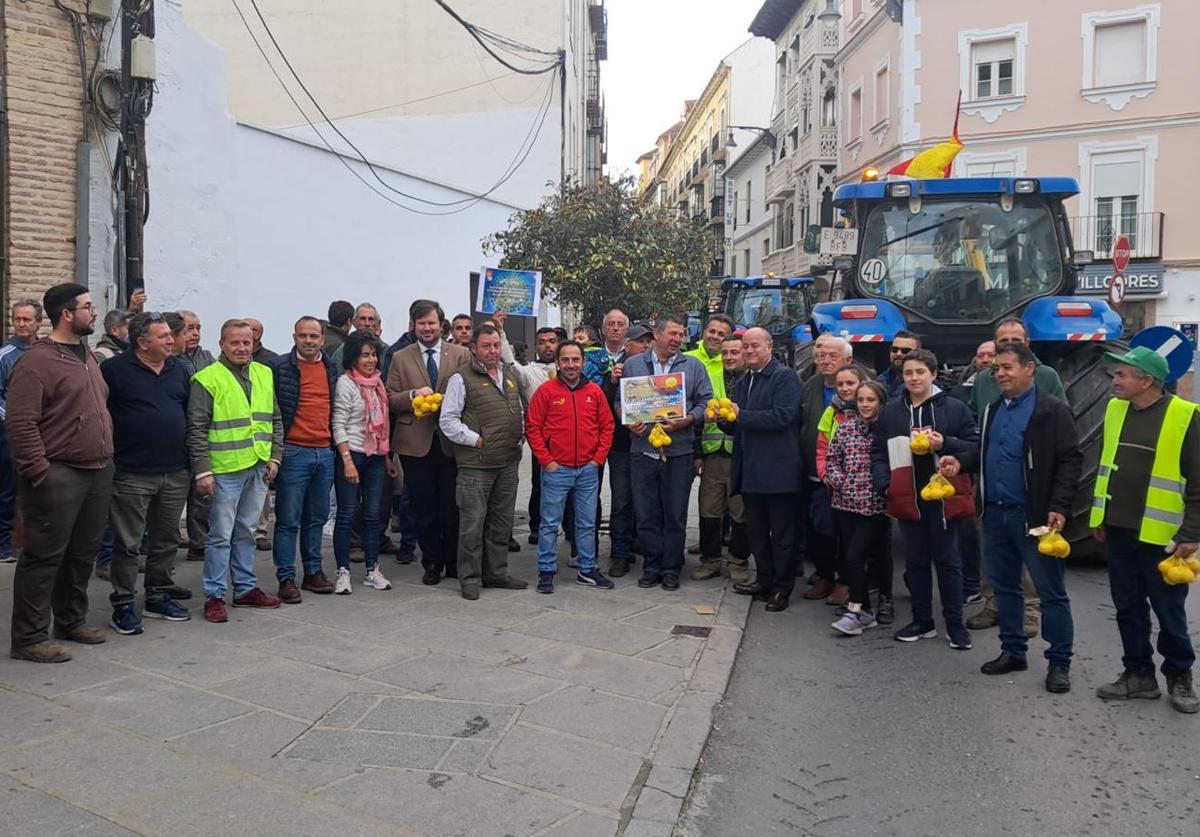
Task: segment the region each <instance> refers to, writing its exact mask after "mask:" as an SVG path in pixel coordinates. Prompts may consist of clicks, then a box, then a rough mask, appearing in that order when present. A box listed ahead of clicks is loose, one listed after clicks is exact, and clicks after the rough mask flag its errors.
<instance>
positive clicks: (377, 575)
mask: <svg viewBox="0 0 1200 837" xmlns="http://www.w3.org/2000/svg"><path fill="white" fill-rule="evenodd" d="M363 584H365V585H367V586H368V587H371V588H373V589H375V590H391V589H392V582H390V581H388V580H387V579H386V578H384V577H383V573H381V572H380V571H379V567H376V568H375V569H373V570H368V571H367V577H366V578H364V579H363Z"/></svg>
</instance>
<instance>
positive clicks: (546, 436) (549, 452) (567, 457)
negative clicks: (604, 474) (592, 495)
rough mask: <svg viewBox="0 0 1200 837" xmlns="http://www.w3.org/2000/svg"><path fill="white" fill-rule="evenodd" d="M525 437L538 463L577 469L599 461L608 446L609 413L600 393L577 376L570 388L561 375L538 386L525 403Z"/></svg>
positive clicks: (604, 458) (609, 448)
mask: <svg viewBox="0 0 1200 837" xmlns="http://www.w3.org/2000/svg"><path fill="white" fill-rule="evenodd" d="M525 438H526V439H527V440H528V442H529V449H530V450H531V451H533V455H534V456H536V457H537V460H538V463H539V464H540V465H541V466H542V467H543V468H545V467H547V466H549V465H550V463H552V462H557V463H558V464H559V465H564V466H566V467H568V468H578V467H580V466H582V465H586V464H587V463H589V462H596V463H603V462H604V461H605V460H606V459H607V458H608V452H609V450H611V449H612V440H613V416H612V411H611V410H610V409H609V406H608V402H607V401H605V399H604V392H603V391H602V390H601V389H600V387H598V386H596V385H595V384H593V383H592V382H591V381H587V380H583V379H581V381H580V384H579V385H578V386H576V387H575V388H574V389H572V388H571V387H569V386H567V385H566V383H564V382H563V381H562V379H561V378H554V379H552V380H549V381H547V382H546V383H544V384H542V385H541V386H540V387H538V389H537V392H535V393H534V394H533V398H532V400H530V402H529V413H528V416H527V417H526V420H525Z"/></svg>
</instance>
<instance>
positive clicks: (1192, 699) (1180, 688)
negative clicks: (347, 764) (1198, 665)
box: [1167, 671, 1200, 715]
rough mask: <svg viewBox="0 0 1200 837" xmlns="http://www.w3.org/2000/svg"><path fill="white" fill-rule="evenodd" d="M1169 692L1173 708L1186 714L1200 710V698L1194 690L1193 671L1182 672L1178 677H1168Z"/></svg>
mask: <svg viewBox="0 0 1200 837" xmlns="http://www.w3.org/2000/svg"><path fill="white" fill-rule="evenodd" d="M1167 694H1168V695H1170V698H1171V708H1172V709H1174V710H1175V711H1176V712H1182V713H1183V714H1185V715H1194V714H1196V713H1197V712H1200V698H1197V697H1196V693H1195V692H1194V691H1193V690H1192V673H1191V672H1190V671H1189V672H1188V673H1187V674H1181V675H1179V676H1178V677H1168V678H1167Z"/></svg>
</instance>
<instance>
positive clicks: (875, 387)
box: [825, 381, 892, 636]
mask: <svg viewBox="0 0 1200 837" xmlns="http://www.w3.org/2000/svg"><path fill="white" fill-rule="evenodd" d="M886 401H887V390H886V389H884V388H883V386H882V385H881V384H879V383H877V382H876V381H864V382H863V383H862V384H860V385H859V387H858V389H857V390H856V392H855V404H856V407H857V410H856V411H855V410H849V409H848V410H846V419H845V421H843V422H842V424H841V425H840V426H839V427H838V429H837V433H836V434H835V435H834V436H833V439H831V440H830V443H829V452H828V455H827V456H826V458H825V484H826V485H828V486H829V503H830V505H831V506H832V507H833V511H834V515H835V517H836V519H837V526H838V534H839V535H840V537H841V539H842V542H843V543H844V545H845V547H844V548H845V553H844V554H845V562H844V565H843V572H844V575H843V578H844V579H845V582H846V583H847V584H848V585H849V586H850V597H849V599H850V600H849V603H848V605H847V609H846V612H845V613H844V614H843V615H842V617H841V618H840V619H838V620H837V621H836V622H834V623H833V628H834V630H836V631H839V632H841V633H843V634H847V635H849V636H858V635H859V634H861V633H862V632H863V630H864V629H865V628H873V627H875V625H876V624H877V620H876V614H875V612H874V611H873V610H872V608H871V600H870V596H869V594H868V592H867V567H868V565H869V566H870V568H871V575H872V576H873V579H872V580H873V581H874V583H875V586H876V587H878V589H879V605H880V610H881V611H882V610H884V609H885V608H886V610H887V612H888V617H889V619H890V615H891V606H892V605H891V598H892V583H891V581H892V561H891V556H890V554H889V550H888V545H887V530H888V519H887V517H886V516H885V515H884V513H883V511H884V508H885V507H886V505H887V499H886V498H885V497H884V496H883V495H882V494H880V493H879V492H877V491H876V490H875V488H874V486H873V485H872V483H871V434H872V430H873V427H872V425H874V423H875V421H876V420H877V419H878V418H879V415H880V413H881V412H882V411H883V405H884V403H885V402H886Z"/></svg>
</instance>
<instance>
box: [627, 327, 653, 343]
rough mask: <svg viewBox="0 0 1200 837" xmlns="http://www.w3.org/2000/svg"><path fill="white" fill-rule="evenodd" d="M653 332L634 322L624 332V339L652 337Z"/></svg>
mask: <svg viewBox="0 0 1200 837" xmlns="http://www.w3.org/2000/svg"><path fill="white" fill-rule="evenodd" d="M653 335H654V332H652V331H651V330H650V329H648V328H646V327H645V326H644V325H641V324H640V323H634V324H633V325H631V326H630V327H629V331H628V332H626V334H625V339H626V340H645V339H646V338H647V337H652V336H653Z"/></svg>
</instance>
